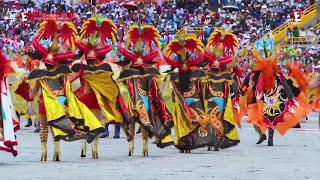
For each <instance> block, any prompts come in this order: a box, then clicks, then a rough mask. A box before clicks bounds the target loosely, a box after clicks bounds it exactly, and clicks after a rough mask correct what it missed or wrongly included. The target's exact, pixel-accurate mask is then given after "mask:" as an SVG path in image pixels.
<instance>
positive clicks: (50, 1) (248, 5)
mask: <svg viewBox="0 0 320 180" xmlns="http://www.w3.org/2000/svg"><path fill="white" fill-rule="evenodd" d="M154 2H157V1H150V2H141V3H137V5H138V7H137V8H133V9H127V8H125V7H124V6H123V5H122V3H119V1H111V2H108V3H103V4H95V5H92V4H90V3H77V4H72V1H71V0H20V1H16V2H14V4H11V5H7V6H5V4H2V7H1V8H0V18H2V19H1V20H0V26H1V27H0V33H1V36H0V46H3V44H5V43H14V44H15V46H16V47H17V48H15V49H14V51H19V49H21V48H23V47H24V46H26V45H28V44H30V41H31V38H30V35H32V34H34V33H35V31H36V29H37V28H38V25H39V23H40V22H32V21H30V22H21V19H20V16H19V12H21V11H23V12H31V13H32V12H71V13H73V12H74V13H77V20H76V21H74V22H73V23H74V24H75V26H76V27H77V29H80V28H81V25H82V23H84V22H85V21H86V19H87V18H89V17H91V16H92V15H100V16H103V17H108V18H110V19H111V20H113V22H114V23H115V24H116V25H117V26H118V27H123V29H124V30H126V29H127V28H128V27H129V26H130V25H131V24H133V23H135V22H144V23H146V24H152V25H154V26H155V27H156V28H157V29H158V30H159V31H160V32H161V33H162V34H164V33H166V32H167V33H169V34H170V35H174V34H175V33H176V32H177V31H178V30H179V29H181V28H182V27H184V26H201V27H205V28H206V30H207V33H206V34H207V36H208V35H209V34H210V33H211V32H212V30H213V28H212V27H223V28H225V29H230V28H231V29H232V30H233V32H234V33H235V34H236V35H237V37H238V40H239V42H240V46H241V47H246V46H248V45H250V44H251V43H253V42H255V41H256V40H257V39H259V38H261V37H262V36H263V35H265V34H266V33H268V32H269V31H270V30H272V29H274V28H276V27H278V26H279V25H281V24H283V23H284V22H286V21H287V20H288V19H289V18H291V12H293V11H302V10H303V9H305V8H307V7H309V6H310V5H312V4H313V3H314V0H278V1H275V0H229V1H227V0H221V1H219V2H220V3H218V1H212V0H210V1H209V2H211V4H212V6H209V5H206V4H205V3H204V1H201V0H180V1H176V2H177V3H174V1H171V0H169V1H161V5H160V4H157V3H154ZM158 2H159V1H158ZM215 3H216V4H215ZM119 29H121V28H119ZM293 32H294V30H291V31H290V30H289V31H288V33H287V36H294V33H293ZM312 33H313V34H314V35H319V31H314V32H312ZM304 34H306V36H307V35H310V33H307V32H304V31H303V29H300V34H299V36H303V35H304Z"/></svg>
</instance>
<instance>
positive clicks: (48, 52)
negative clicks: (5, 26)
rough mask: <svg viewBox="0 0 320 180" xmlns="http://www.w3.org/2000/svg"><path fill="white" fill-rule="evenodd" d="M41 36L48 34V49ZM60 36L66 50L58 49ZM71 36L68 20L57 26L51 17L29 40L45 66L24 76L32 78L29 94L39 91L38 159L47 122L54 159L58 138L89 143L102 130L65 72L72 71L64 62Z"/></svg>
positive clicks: (57, 155)
mask: <svg viewBox="0 0 320 180" xmlns="http://www.w3.org/2000/svg"><path fill="white" fill-rule="evenodd" d="M43 37H49V38H52V45H51V47H50V48H49V49H46V48H44V47H42V46H41V45H40V44H39V41H40V40H41V39H42V38H43ZM60 38H61V39H62V44H61V45H60V46H68V47H70V49H71V51H70V52H64V53H58V49H59V48H58V45H59V39H60ZM75 40H76V30H75V29H74V27H73V25H72V24H70V23H64V24H61V26H60V27H59V24H58V23H57V22H55V21H44V22H43V23H42V24H41V25H40V29H39V31H38V35H37V36H36V37H35V38H34V39H33V41H32V44H33V46H34V48H35V50H36V52H37V53H39V54H40V56H41V61H42V62H44V63H45V65H46V68H47V69H45V70H44V69H35V70H33V71H31V72H30V74H29V76H28V79H27V81H28V82H32V81H35V82H36V85H35V87H34V90H33V92H32V95H31V97H32V98H33V96H34V95H35V94H36V93H37V91H38V90H41V92H42V95H41V97H40V100H39V114H40V117H41V118H40V123H41V126H40V138H41V143H42V157H41V160H44V161H46V159H47V137H48V125H50V126H51V127H52V132H53V137H54V146H55V150H54V157H53V160H55V161H59V160H60V148H59V140H65V141H74V140H78V139H85V140H87V142H88V143H91V142H92V141H93V140H94V139H95V138H96V137H97V136H98V135H99V134H100V133H101V132H103V127H102V126H101V124H100V122H99V121H98V119H97V118H96V117H95V116H94V114H93V113H92V112H91V111H90V110H89V109H88V108H87V107H86V106H85V105H84V104H83V103H81V102H80V101H79V100H78V99H77V98H76V96H75V95H74V94H73V93H72V92H71V87H70V82H69V80H68V78H67V76H66V75H68V74H71V73H72V72H71V70H70V69H69V68H68V66H67V65H65V64H68V63H70V62H72V61H71V60H72V58H73V57H74V56H75V52H74V41H75Z"/></svg>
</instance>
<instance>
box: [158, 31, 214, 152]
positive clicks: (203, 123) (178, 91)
mask: <svg viewBox="0 0 320 180" xmlns="http://www.w3.org/2000/svg"><path fill="white" fill-rule="evenodd" d="M202 46H203V44H202V43H201V41H200V40H198V39H196V38H190V37H188V38H181V39H176V40H173V41H171V42H170V43H169V44H168V45H167V46H166V48H165V52H164V54H163V57H164V59H165V60H166V62H167V63H168V64H169V65H171V66H172V67H173V69H175V68H178V69H179V72H170V73H169V74H168V76H169V77H170V80H171V82H172V86H173V92H174V93H173V98H174V99H173V102H175V103H174V104H175V106H174V107H175V109H174V110H175V111H173V112H172V113H171V114H173V119H174V123H175V124H174V127H175V132H176V133H175V134H179V136H178V137H179V139H177V140H176V147H177V148H178V149H179V150H180V152H182V153H183V152H187V153H189V152H190V150H192V149H196V148H201V147H205V146H218V139H217V133H216V129H215V128H214V127H213V126H212V125H211V124H210V122H209V118H210V117H209V114H208V113H207V111H206V107H205V104H204V102H205V100H204V98H205V96H204V90H205V89H204V86H203V85H204V84H203V83H202V80H205V79H207V75H206V73H205V72H204V71H203V70H201V69H200V68H196V66H197V65H198V64H199V63H201V62H202V61H203V49H202ZM169 77H168V78H169Z"/></svg>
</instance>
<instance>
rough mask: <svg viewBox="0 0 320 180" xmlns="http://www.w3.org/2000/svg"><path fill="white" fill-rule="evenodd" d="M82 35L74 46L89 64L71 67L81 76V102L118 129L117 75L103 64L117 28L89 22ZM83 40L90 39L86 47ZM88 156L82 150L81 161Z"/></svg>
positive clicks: (102, 20) (98, 21) (106, 21)
mask: <svg viewBox="0 0 320 180" xmlns="http://www.w3.org/2000/svg"><path fill="white" fill-rule="evenodd" d="M81 32H82V34H81V37H80V39H79V42H76V43H75V45H76V46H77V47H78V48H79V49H80V51H81V52H82V53H84V54H85V59H86V64H81V63H80V64H75V65H73V66H72V71H73V72H80V73H81V74H82V75H81V76H80V82H81V87H80V89H79V90H78V91H77V95H78V97H79V100H80V101H81V102H82V103H84V104H85V105H86V106H87V107H88V108H89V109H90V110H92V111H94V112H95V114H96V116H97V118H98V119H101V112H102V113H103V114H104V115H105V116H106V119H107V121H108V123H117V124H118V126H119V125H120V124H122V121H123V120H122V115H121V113H120V112H119V111H118V109H117V106H118V105H117V102H118V97H119V94H120V92H119V88H118V86H117V84H116V82H115V81H114V80H113V78H112V76H113V74H114V73H113V71H112V69H111V66H110V65H109V64H108V63H101V62H103V60H104V57H105V55H106V54H107V53H108V52H110V51H111V48H112V44H111V45H110V44H106V41H107V38H108V39H109V40H111V42H112V43H115V34H116V33H117V28H116V26H115V25H114V24H113V23H112V21H111V20H110V19H107V18H90V19H88V20H87V21H86V22H85V23H84V24H83V26H82V29H81ZM83 38H88V39H89V40H88V43H87V44H85V43H84V42H83V41H82V40H83ZM98 40H100V41H99V42H98ZM78 58H81V57H80V56H79V57H78ZM81 66H83V67H81ZM81 69H82V70H81ZM81 71H83V72H81ZM101 120H102V119H101ZM97 141H98V139H97V140H96V141H95V142H94V143H95V145H94V147H93V148H94V150H93V152H94V153H96V155H95V156H96V157H94V158H98V157H97V156H98V154H97V153H98V152H97V148H98V147H97V146H98V144H97V143H98V142H97ZM85 152H86V149H85V148H83V149H82V155H81V156H82V157H83V156H85Z"/></svg>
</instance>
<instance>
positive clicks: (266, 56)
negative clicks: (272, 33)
mask: <svg viewBox="0 0 320 180" xmlns="http://www.w3.org/2000/svg"><path fill="white" fill-rule="evenodd" d="M253 55H254V56H255V69H254V71H261V72H262V74H263V76H262V82H263V90H264V91H265V92H270V91H272V90H273V88H274V86H275V83H276V75H275V73H280V72H281V71H280V68H279V66H278V64H277V62H278V59H279V57H278V53H277V51H276V48H275V46H274V43H273V39H271V38H269V37H266V38H262V39H261V40H258V41H257V42H256V45H255V49H254V50H253Z"/></svg>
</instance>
